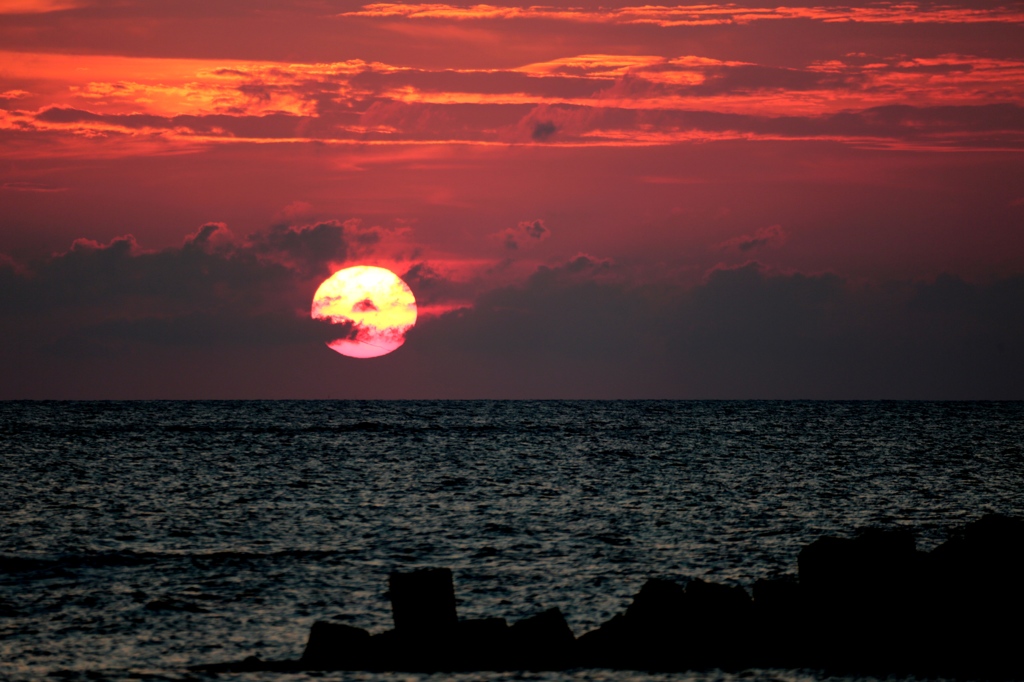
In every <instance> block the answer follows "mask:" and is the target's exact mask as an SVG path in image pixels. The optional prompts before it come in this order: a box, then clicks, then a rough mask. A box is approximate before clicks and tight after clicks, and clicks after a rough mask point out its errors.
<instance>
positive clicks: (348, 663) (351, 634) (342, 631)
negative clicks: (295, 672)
mask: <svg viewBox="0 0 1024 682" xmlns="http://www.w3.org/2000/svg"><path fill="white" fill-rule="evenodd" d="M369 643H370V633H369V632H367V631H366V630H363V629H362V628H354V627H352V626H350V625H344V624H343V623H330V622H327V621H323V620H318V621H317V622H315V623H313V627H312V628H311V629H310V631H309V639H308V640H307V642H306V650H305V651H304V652H303V654H302V658H301V659H300V660H301V663H302V665H304V666H305V667H307V668H311V669H321V670H356V669H358V668H359V667H361V666H363V665H365V664H366V662H367V660H366V657H367V651H368V649H367V647H368V646H369Z"/></svg>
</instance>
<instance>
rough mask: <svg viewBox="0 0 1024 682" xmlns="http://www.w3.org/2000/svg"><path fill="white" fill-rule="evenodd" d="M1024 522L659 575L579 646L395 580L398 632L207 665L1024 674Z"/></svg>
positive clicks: (874, 532) (317, 637) (425, 579)
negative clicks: (723, 574) (764, 573)
mask: <svg viewBox="0 0 1024 682" xmlns="http://www.w3.org/2000/svg"><path fill="white" fill-rule="evenodd" d="M1022 560H1024V520H1022V519H1015V518H1009V517H1005V516H999V515H987V516H984V517H983V518H981V519H980V520H978V521H975V522H973V523H969V524H967V525H966V526H964V527H963V528H961V529H958V530H956V531H954V532H953V533H952V534H951V536H950V538H949V540H948V541H947V542H945V543H944V544H942V545H940V546H939V547H937V548H936V549H935V550H933V551H932V552H930V553H925V552H921V551H919V550H918V549H917V547H916V545H915V541H914V535H913V533H911V532H910V531H906V530H879V529H867V530H864V531H862V532H861V533H859V534H858V535H857V536H856V537H854V538H836V537H830V536H825V537H822V538H819V539H818V540H815V541H814V542H812V543H811V544H809V545H807V546H806V547H804V548H803V549H802V550H801V552H800V555H799V558H798V575H797V576H785V577H782V578H774V579H770V580H766V579H762V580H758V581H757V582H756V583H755V584H754V587H753V599H751V597H750V595H749V594H748V593H747V592H746V590H744V589H743V588H742V587H735V586H726V585H720V584H716V583H711V582H705V581H703V580H699V579H694V580H690V581H689V582H688V583H687V584H686V585H685V586H682V585H679V584H677V583H675V582H672V581H668V580H662V579H657V578H652V579H650V580H648V581H647V582H646V583H645V584H644V585H643V587H642V588H641V589H640V591H639V592H638V593H637V594H636V596H635V597H634V598H633V602H632V603H631V604H630V605H629V606H628V607H627V608H626V611H625V613H623V614H619V615H617V616H615V617H613V618H612V619H611V620H609V621H607V622H606V623H604V624H602V625H601V626H600V627H598V628H597V629H596V630H593V631H591V632H588V633H586V634H584V635H583V636H582V637H580V638H579V640H577V639H576V638H575V637H574V636H573V633H572V631H571V630H570V628H569V626H568V624H567V623H566V621H565V618H564V617H563V615H562V613H561V611H559V610H558V609H557V608H554V609H549V610H547V611H544V612H542V613H540V614H537V615H535V616H532V617H530V618H526V619H524V620H521V621H519V622H517V623H514V624H513V625H512V626H509V625H508V624H507V623H506V622H505V620H504V619H503V618H483V619H477V620H461V621H460V620H458V616H457V614H456V609H455V591H454V587H453V583H452V573H451V571H450V570H448V569H430V570H424V571H416V572H412V573H392V574H391V575H390V576H389V586H390V596H391V603H392V612H393V614H394V621H395V628H394V629H393V630H388V631H386V632H381V633H379V634H375V635H372V636H371V635H370V634H369V633H368V632H367V631H365V630H361V629H359V628H353V627H350V626H347V625H342V624H338V623H330V622H325V621H318V622H316V623H314V625H313V627H312V630H311V631H310V634H309V641H308V643H307V645H306V650H305V652H304V653H303V655H302V658H301V659H299V660H297V661H261V660H260V659H258V658H256V657H249V658H247V659H245V660H244V661H240V662H237V663H224V664H216V665H207V666H199V667H197V668H196V669H197V670H202V671H207V672H227V671H237V672H242V671H254V670H272V671H298V670H370V671H373V670H393V671H416V672H438V671H451V672H454V671H471V670H561V669H566V668H573V667H580V668H615V669H633V670H664V671H682V670H692V669H708V668H721V669H725V670H740V669H743V668H747V667H783V668H816V669H821V670H825V671H826V672H828V673H835V674H871V675H878V676H883V677H884V676H889V675H914V676H937V677H959V678H972V679H1004V680H1009V679H1022V678H1024V657H1021V656H1020V655H1019V654H1018V649H1019V648H1020V642H1021V641H1024V625H1022V623H1024V619H1022V618H1021V614H1022V613H1024V580H1022V576H1021V567H1022Z"/></svg>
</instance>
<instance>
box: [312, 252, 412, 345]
mask: <svg viewBox="0 0 1024 682" xmlns="http://www.w3.org/2000/svg"><path fill="white" fill-rule="evenodd" d="M311 315H312V317H313V319H315V320H327V321H330V322H331V323H333V324H337V325H344V327H345V335H344V336H342V337H340V338H336V339H334V340H333V341H328V342H327V345H328V347H330V348H331V349H332V350H335V351H337V352H339V353H341V354H342V355H347V356H348V357H351V358H376V357H379V356H381V355H387V354H388V353H390V352H391V351H393V350H395V349H397V348H398V347H399V346H401V345H402V344H403V343H405V335H406V333H407V332H408V331H409V330H410V329H412V327H413V325H415V324H416V298H415V297H414V296H413V295H412V290H410V289H409V285H407V284H406V283H405V282H403V281H402V279H401V278H400V277H399V276H398V275H396V274H395V273H393V272H391V271H390V270H386V269H385V268H378V267H373V266H370V265H358V266H356V267H353V268H345V269H344V270H338V271H337V272H336V273H334V274H333V275H331V276H330V277H328V278H327V279H325V280H324V281H323V283H322V284H321V285H320V287H319V288H318V289H317V290H316V294H315V295H314V296H313V310H312V313H311Z"/></svg>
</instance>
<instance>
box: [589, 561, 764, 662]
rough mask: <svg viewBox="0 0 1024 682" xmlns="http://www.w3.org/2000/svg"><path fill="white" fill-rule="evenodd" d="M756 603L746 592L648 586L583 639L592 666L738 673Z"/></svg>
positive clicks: (660, 583) (661, 583) (653, 582)
mask: <svg viewBox="0 0 1024 682" xmlns="http://www.w3.org/2000/svg"><path fill="white" fill-rule="evenodd" d="M751 611H752V603H751V600H750V596H749V595H748V594H747V593H746V591H745V590H743V588H740V587H728V586H725V585H718V584H715V583H707V582H704V581H703V580H692V581H690V583H689V584H688V585H687V586H686V588H685V589H684V588H682V587H681V586H680V585H678V584H676V583H674V582H671V581H668V580H661V579H657V578H652V579H650V580H648V581H647V582H646V583H644V585H643V587H641V588H640V591H639V592H638V593H637V595H636V596H635V597H634V598H633V603H632V604H630V605H629V607H628V608H627V609H626V613H625V615H622V616H615V617H614V618H612V619H611V620H609V621H608V622H606V623H604V624H603V625H602V626H601V627H600V628H598V629H597V630H594V631H593V632H588V633H586V634H584V635H583V636H582V637H580V657H581V661H582V663H583V664H584V665H586V666H594V667H611V668H641V669H651V670H683V669H687V668H700V667H728V668H731V667H736V665H738V664H739V661H741V660H743V659H744V658H745V657H746V654H747V651H748V649H749V646H748V642H747V639H748V637H749V632H748V624H749V621H750V618H751Z"/></svg>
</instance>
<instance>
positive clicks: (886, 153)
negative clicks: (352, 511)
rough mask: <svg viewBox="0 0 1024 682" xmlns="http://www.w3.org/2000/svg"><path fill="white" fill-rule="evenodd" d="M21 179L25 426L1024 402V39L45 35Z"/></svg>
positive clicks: (495, 21) (272, 27)
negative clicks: (334, 328)
mask: <svg viewBox="0 0 1024 682" xmlns="http://www.w3.org/2000/svg"><path fill="white" fill-rule="evenodd" d="M0 159H2V163H0V361H2V365H3V370H2V374H3V375H5V378H3V379H2V380H0V398H324V397H335V398H342V397H354V398H358V397H365V398H385V397H386V398H402V397H408V398H456V397H467V398H471V397H490V398H548V397H550V398H562V397H564V398H589V397H594V398H616V397H621V398H636V397H651V398H655V397H677V398H1018V399H1020V398H1024V3H1022V2H1016V3H998V2H972V3H970V4H963V5H956V4H945V3H944V4H928V3H886V2H881V3H870V4H868V3H863V4H844V5H838V4H835V3H832V2H824V1H823V2H821V3H817V4H815V3H790V4H787V5H783V6H775V5H773V4H771V3H760V4H759V3H753V2H739V3H735V4H722V5H714V4H703V5H692V6H686V5H643V6H641V5H629V4H623V3H621V2H620V3H611V4H601V5H597V4H582V3H577V2H574V3H565V4H552V5H544V6H525V5H524V6H519V5H449V4H393V3H374V4H361V3H359V2H349V1H344V2H331V1H327V0H307V1H295V2H275V1H270V0H267V1H257V2H234V1H232V2H226V1H223V0H222V1H217V0H214V1H207V0H204V1H203V2H188V1H180V0H175V1H174V2H171V1H170V0H119V1H117V2H94V1H90V0H67V1H65V0H8V1H7V2H4V3H2V4H0ZM357 264H367V265H380V266H384V267H389V268H391V269H392V270H394V271H395V272H397V273H398V274H399V275H402V276H403V277H404V278H405V279H406V281H407V282H408V283H409V285H410V287H411V288H412V290H413V292H414V294H415V295H416V297H417V299H418V301H419V302H420V303H421V308H420V322H419V324H418V325H417V327H416V328H415V329H414V330H413V332H411V334H410V336H409V339H408V341H407V342H406V344H405V345H404V346H403V347H402V348H401V349H399V350H398V351H396V352H395V353H393V354H391V355H388V356H385V357H383V358H377V359H373V360H353V359H348V358H343V357H341V356H338V355H337V354H335V353H333V352H331V351H330V350H329V349H327V348H326V347H325V346H324V345H323V343H322V338H321V337H322V331H321V330H319V329H317V328H315V327H312V326H310V325H311V324H312V323H310V322H309V320H308V313H309V305H310V300H311V298H312V294H313V292H314V291H315V290H316V288H317V286H318V284H319V283H320V281H322V280H323V279H324V278H325V277H326V276H327V275H329V274H330V273H331V272H332V271H333V270H335V269H338V268H340V267H344V266H349V265H357Z"/></svg>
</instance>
